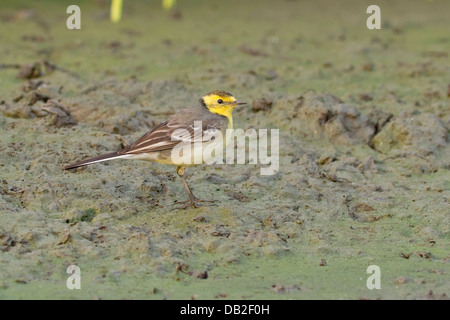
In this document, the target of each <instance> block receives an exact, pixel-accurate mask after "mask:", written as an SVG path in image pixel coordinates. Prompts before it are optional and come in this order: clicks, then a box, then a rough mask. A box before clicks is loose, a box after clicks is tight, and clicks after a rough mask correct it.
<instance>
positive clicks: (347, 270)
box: [0, 0, 450, 299]
mask: <svg viewBox="0 0 450 320" xmlns="http://www.w3.org/2000/svg"><path fill="white" fill-rule="evenodd" d="M78 2H79V5H80V7H81V11H82V25H81V26H82V28H81V30H68V29H67V28H66V25H65V21H66V19H67V17H68V16H69V15H68V14H66V7H67V5H68V4H65V3H63V2H61V1H44V2H40V3H39V4H37V3H35V1H2V4H1V7H0V8H1V11H0V37H1V43H2V45H1V46H0V57H1V58H0V60H1V61H0V64H1V65H0V134H1V136H0V151H1V152H0V298H1V299H14V298H43V299H55V298H65V299H69V298H78V299H113V298H114V299H123V298H125V299H138V298H142V299H260V298H261V299H311V298H319V299H442V298H448V296H449V293H450V290H449V289H450V281H449V272H450V265H449V262H450V256H449V237H450V232H449V225H450V224H449V222H450V221H449V212H450V205H449V189H450V182H449V181H450V171H449V169H450V151H449V128H450V108H449V96H450V65H449V52H450V34H449V30H450V23H449V21H448V12H449V11H450V2H448V1H414V2H411V1H396V2H395V3H392V2H388V1H378V3H377V4H378V5H379V6H380V7H381V14H382V29H381V30H368V29H367V27H366V19H367V17H368V15H367V14H366V13H365V12H366V8H367V6H368V5H369V4H372V3H369V2H364V1H339V2H337V3H336V2H334V1H331V0H330V1H325V0H323V1H315V2H314V3H308V4H306V3H304V2H301V1H254V2H251V1H250V2H247V3H245V4H244V3H242V2H241V1H227V2H226V4H223V2H221V1H187V0H186V1H182V0H180V1H179V6H178V8H177V9H176V10H174V11H171V12H164V11H162V9H161V7H160V3H159V2H158V1H153V2H151V3H147V2H146V3H139V4H137V3H135V2H131V1H129V2H128V1H125V4H124V13H123V20H122V22H120V23H119V24H112V23H111V22H110V21H109V20H108V10H109V8H108V5H109V2H108V1H95V2H90V1H78ZM215 89H222V90H226V91H230V92H232V93H233V94H234V95H235V96H236V97H237V98H238V99H239V100H244V101H248V102H249V105H247V106H244V107H240V108H239V109H236V110H235V112H234V115H235V120H234V122H235V127H237V128H243V129H248V128H256V129H258V128H268V129H279V130H280V150H279V152H280V169H279V172H278V173H277V174H275V175H273V176H261V175H260V168H261V166H260V165H229V166H225V165H216V166H214V167H209V166H200V167H195V168H190V169H188V171H187V172H188V181H189V183H190V184H191V185H192V188H193V191H194V193H195V194H196V195H197V196H199V197H200V198H206V199H218V200H219V201H220V202H219V204H218V206H212V207H207V208H200V209H188V210H185V211H184V210H176V209H175V210H174V202H175V200H176V199H179V200H180V201H181V200H185V199H187V195H186V193H185V190H184V188H183V185H182V184H181V182H180V180H179V178H178V177H177V175H176V172H175V170H174V168H173V167H170V166H164V165H158V164H151V163H146V162H139V161H122V160H117V161H113V162H110V163H104V164H97V165H92V166H90V167H87V168H85V169H78V170H75V171H72V172H66V171H62V167H63V166H64V165H67V164H70V163H72V162H75V161H78V160H81V159H83V158H85V157H89V156H95V155H98V154H101V153H106V152H111V151H115V150H117V149H119V148H121V147H123V146H124V145H126V144H128V143H129V142H132V141H133V140H134V139H136V138H138V137H140V136H141V135H142V134H144V133H145V132H146V131H147V130H149V129H151V128H152V127H153V126H154V125H155V124H158V123H159V122H161V121H163V120H164V119H166V118H167V117H168V116H169V115H170V114H172V113H173V112H174V111H176V110H178V109H179V108H180V107H182V106H185V105H189V104H193V103H196V101H197V100H198V98H199V97H200V96H201V95H202V94H204V93H206V92H209V91H212V90H215ZM73 264H75V265H78V266H79V267H80V269H81V290H69V289H67V287H66V280H67V277H68V276H69V275H68V274H67V273H66V269H67V267H68V266H69V265H73ZM370 265H377V266H379V267H380V271H381V289H373V290H369V289H368V288H367V286H366V280H367V278H368V277H369V276H370V274H367V273H366V269H367V267H368V266H370Z"/></svg>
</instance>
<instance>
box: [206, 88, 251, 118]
mask: <svg viewBox="0 0 450 320" xmlns="http://www.w3.org/2000/svg"><path fill="white" fill-rule="evenodd" d="M200 102H201V103H202V104H203V105H204V106H205V107H207V108H208V110H209V111H210V112H212V113H216V114H220V115H222V116H226V117H228V118H229V117H230V116H231V113H232V112H233V109H234V108H235V107H237V106H238V105H241V104H245V102H241V101H237V100H236V98H235V97H233V95H232V94H231V93H228V92H225V91H221V90H217V91H213V92H210V93H208V94H205V95H204V96H203V97H202V98H201V99H200Z"/></svg>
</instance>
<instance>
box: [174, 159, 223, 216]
mask: <svg viewBox="0 0 450 320" xmlns="http://www.w3.org/2000/svg"><path fill="white" fill-rule="evenodd" d="M185 170H186V167H184V166H179V167H177V173H178V176H179V177H180V179H181V181H182V182H183V185H184V188H185V189H186V191H187V193H188V195H189V200H187V201H180V202H179V203H182V204H185V205H184V206H181V207H180V208H179V209H186V208H188V207H191V206H192V207H194V208H200V207H202V205H201V204H199V203H198V202H216V201H217V200H200V199H198V198H196V197H195V196H194V194H193V193H192V191H191V188H189V186H188V184H187V182H186V180H185V179H184V171H185Z"/></svg>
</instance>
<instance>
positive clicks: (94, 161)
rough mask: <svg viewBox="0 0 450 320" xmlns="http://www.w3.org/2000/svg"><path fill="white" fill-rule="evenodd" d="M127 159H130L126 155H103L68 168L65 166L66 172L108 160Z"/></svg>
mask: <svg viewBox="0 0 450 320" xmlns="http://www.w3.org/2000/svg"><path fill="white" fill-rule="evenodd" d="M127 157H128V155H126V154H119V153H118V152H113V153H107V154H102V155H100V156H97V157H93V158H89V159H86V160H83V161H79V162H76V163H74V164H70V165H68V166H65V167H64V170H68V169H75V168H78V167H83V166H87V165H89V164H93V163H97V162H103V161H107V160H113V159H120V158H127Z"/></svg>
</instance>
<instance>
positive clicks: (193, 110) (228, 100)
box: [63, 90, 246, 209]
mask: <svg viewBox="0 0 450 320" xmlns="http://www.w3.org/2000/svg"><path fill="white" fill-rule="evenodd" d="M243 104H246V103H245V102H242V101H238V100H237V99H236V98H235V97H234V96H233V95H232V94H231V93H228V92H226V91H223V90H215V91H212V92H210V93H207V94H205V95H203V96H202V97H201V98H200V99H199V102H198V103H197V104H195V105H193V106H191V107H187V108H183V109H181V110H180V111H178V112H177V113H175V114H173V115H172V116H170V117H169V118H168V119H167V120H166V121H163V122H161V123H160V124H158V125H157V126H155V127H154V128H153V129H151V130H150V131H148V132H147V133H146V134H144V135H143V136H142V137H141V138H139V139H137V140H136V141H134V142H133V143H131V144H129V145H128V146H126V147H124V148H123V149H121V150H119V151H116V152H112V153H107V154H102V155H99V156H96V157H93V158H89V159H85V160H82V161H79V162H76V163H73V164H70V165H67V166H65V167H64V168H63V169H64V170H69V169H75V168H78V167H83V166H87V165H90V164H94V163H99V162H103V161H108V160H115V159H132V160H146V161H153V162H157V163H162V164H168V165H174V166H176V171H177V174H178V176H179V177H180V179H181V181H182V183H183V185H184V187H185V189H186V191H187V193H188V195H189V199H188V200H187V201H184V202H179V203H181V204H183V206H181V207H180V208H179V209H186V208H188V207H194V208H199V207H201V206H203V205H202V204H201V202H214V201H215V200H212V201H210V200H201V199H199V198H197V197H195V196H194V194H193V193H192V191H191V188H190V187H189V185H188V184H187V182H186V179H185V178H184V175H185V170H186V168H187V167H188V166H191V165H194V164H197V163H193V162H191V163H189V162H188V163H180V162H177V161H174V160H173V157H172V151H173V150H174V148H176V146H177V145H178V144H179V143H181V142H184V143H188V144H189V147H192V148H193V147H194V146H195V145H199V143H198V142H199V138H198V134H199V133H200V134H201V135H204V136H209V137H210V138H209V140H208V139H205V138H204V137H203V138H202V136H200V140H201V143H200V147H202V146H204V145H205V144H209V143H213V142H214V140H215V139H214V138H213V139H211V135H214V134H216V133H217V132H219V133H220V134H222V135H224V134H225V132H226V129H233V116H232V113H233V109H234V108H235V107H237V106H239V105H243ZM200 121H201V122H200ZM199 123H201V127H199V126H198V124H199ZM200 131H201V132H200ZM217 141H220V143H222V144H223V140H222V139H217ZM222 147H223V146H222ZM183 150H185V149H183ZM194 154H195V150H194ZM205 160H206V159H202V161H201V163H204V162H205Z"/></svg>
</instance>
